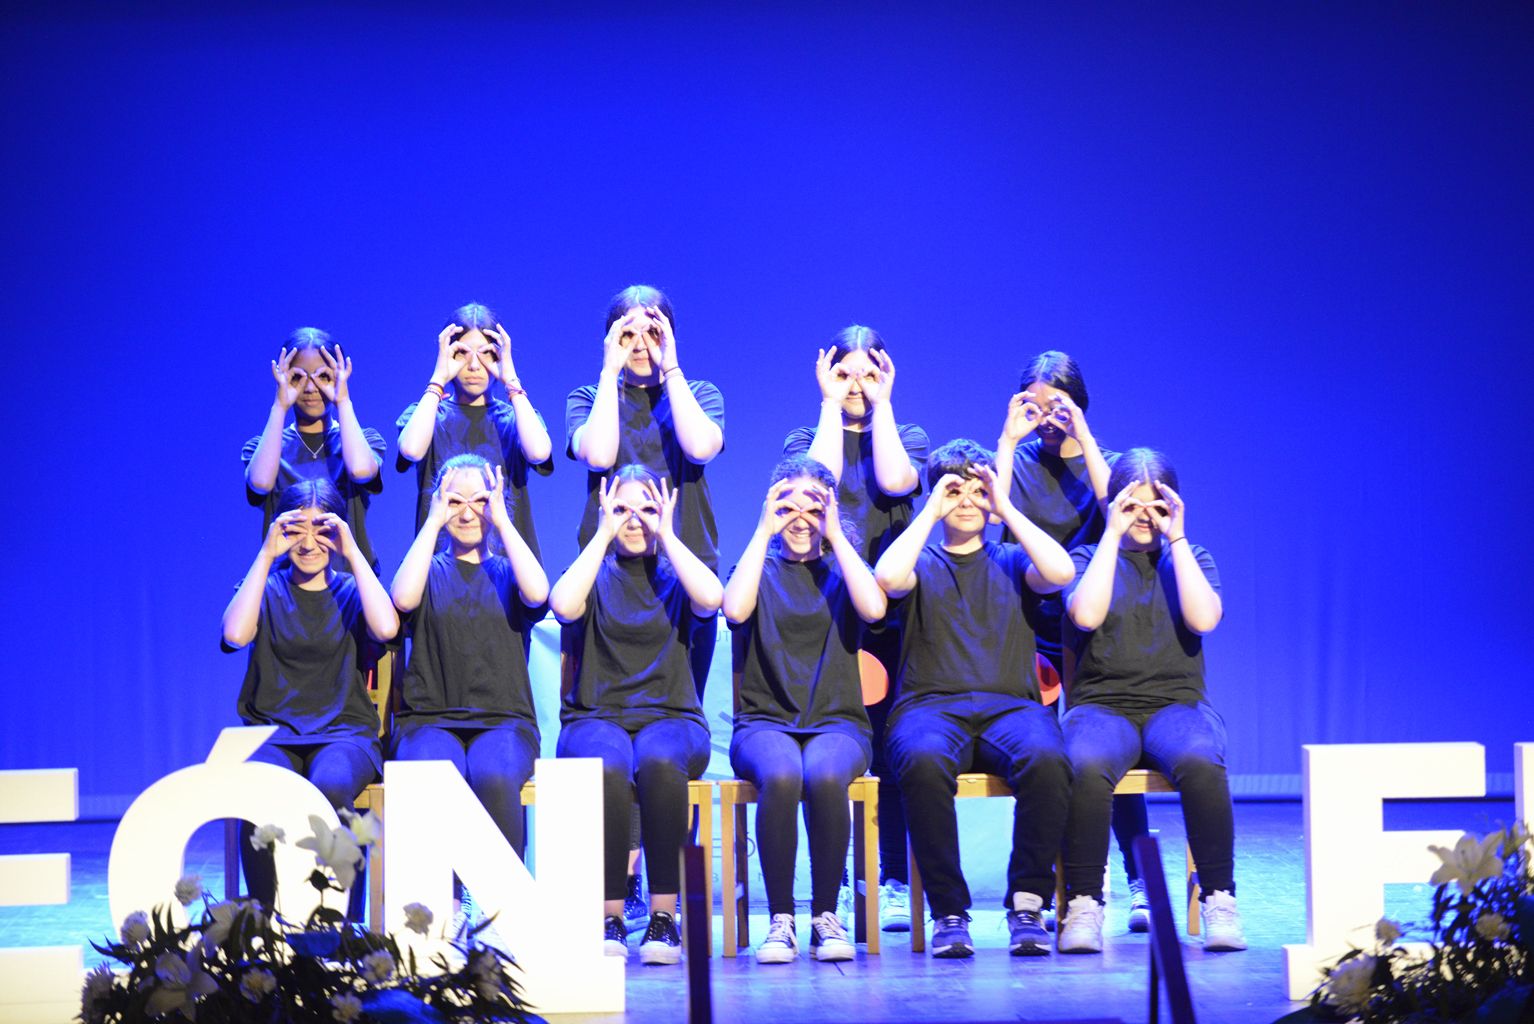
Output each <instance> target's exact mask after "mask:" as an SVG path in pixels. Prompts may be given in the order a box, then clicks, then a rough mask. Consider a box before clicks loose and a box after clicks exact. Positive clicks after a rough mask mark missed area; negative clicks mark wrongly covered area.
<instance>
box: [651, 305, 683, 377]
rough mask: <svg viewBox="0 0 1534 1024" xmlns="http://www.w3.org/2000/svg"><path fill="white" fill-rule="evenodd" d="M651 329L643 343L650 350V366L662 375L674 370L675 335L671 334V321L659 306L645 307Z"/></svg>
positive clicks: (675, 365)
mask: <svg viewBox="0 0 1534 1024" xmlns="http://www.w3.org/2000/svg"><path fill="white" fill-rule="evenodd" d="M646 312H648V313H649V314H650V321H651V324H652V326H651V329H650V331H649V332H648V333H647V334H645V336H644V338H643V341H644V343H645V347H646V348H648V349H649V350H650V364H651V365H652V366H654V367H655V368H656V370H657V371H659V372H660V373H662V374H664V373H667V372H669V371H671V370H674V369H676V367H677V362H676V335H674V334H672V333H671V321H670V319H668V318H667V316H666V314H665V313H662V312H661V309H660V307H659V306H650V307H647V309H646Z"/></svg>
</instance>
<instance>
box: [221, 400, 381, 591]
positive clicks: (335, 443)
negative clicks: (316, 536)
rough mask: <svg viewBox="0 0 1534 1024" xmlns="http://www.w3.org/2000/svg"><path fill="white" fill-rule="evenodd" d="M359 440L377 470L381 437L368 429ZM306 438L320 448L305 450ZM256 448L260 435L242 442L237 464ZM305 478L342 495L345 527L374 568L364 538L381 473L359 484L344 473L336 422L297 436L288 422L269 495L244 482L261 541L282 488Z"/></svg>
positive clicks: (369, 546) (370, 546) (253, 454)
mask: <svg viewBox="0 0 1534 1024" xmlns="http://www.w3.org/2000/svg"><path fill="white" fill-rule="evenodd" d="M362 436H363V438H365V439H366V440H367V443H368V447H369V448H371V449H372V450H373V457H374V458H375V459H377V460H378V465H379V466H380V467H382V466H383V457H384V450H385V445H384V439H383V435H382V434H380V433H379V432H378V431H376V430H374V429H372V428H371V427H364V428H363V430H362ZM305 438H307V439H308V440H309V441H320V440H322V439H323V444H316V445H315V447H313V448H310V447H309V445H308V444H306V443H305ZM260 445H261V435H260V434H257V435H256V436H255V437H253V438H251V439H250V440H249V441H246V442H245V447H244V448H243V449H241V451H240V462H241V463H242V464H244V465H245V466H246V467H249V466H250V460H251V459H253V458H255V457H256V449H257V448H258V447H260ZM305 480H329V481H330V482H331V483H332V484H334V485H335V488H336V490H337V491H339V492H340V494H341V497H342V498H344V499H345V500H346V525H347V526H349V527H351V531H352V536H353V537H355V538H356V539H357V548H358V550H360V551H361V552H362V557H363V558H365V559H367V561H368V563H369V564H370V565H373V566H377V565H378V558H377V556H376V555H374V553H373V544H372V542H371V541H370V540H368V529H367V513H368V503H369V502H370V501H371V500H372V496H373V495H375V494H377V493H379V492H380V491H382V490H383V473H382V472H375V473H374V474H373V478H372V479H371V480H369V481H368V482H367V483H363V484H359V483H357V482H356V481H355V480H353V479H352V476H351V474H350V473H348V472H347V471H346V460H345V459H343V458H342V457H341V425H340V424H339V423H337V422H336V421H335V420H331V421H330V425H329V427H327V428H326V430H325V432H324V433H323V434H302V435H301V434H299V432H298V427H297V426H296V425H295V424H292V423H290V424H288V425H287V426H286V427H285V428H283V431H282V455H281V458H280V459H279V461H278V463H277V481H276V483H275V484H274V485H273V486H272V489H271V491H269V492H268V493H266V494H262V493H260V492H259V491H254V490H251V488H250V485H249V484H247V485H246V486H245V499H246V500H247V501H249V502H250V503H251V504H252V505H254V506H256V507H257V508H260V509H261V536H262V537H263V538H264V537H265V536H266V531H267V530H269V529H271V526H272V520H273V519H274V518H275V517H276V507H277V498H278V496H279V495H281V494H282V492H283V491H284V490H285V489H287V488H289V487H292V486H293V485H294V484H296V483H300V482H302V481H305Z"/></svg>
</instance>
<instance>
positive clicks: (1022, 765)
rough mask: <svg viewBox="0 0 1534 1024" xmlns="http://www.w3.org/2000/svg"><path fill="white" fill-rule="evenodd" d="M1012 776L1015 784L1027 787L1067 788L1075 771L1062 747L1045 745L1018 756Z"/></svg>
mask: <svg viewBox="0 0 1534 1024" xmlns="http://www.w3.org/2000/svg"><path fill="white" fill-rule="evenodd" d="M1012 776H1013V780H1014V782H1015V783H1016V784H1018V785H1021V786H1028V787H1029V788H1048V789H1055V788H1063V789H1069V788H1070V785H1071V780H1072V778H1073V777H1074V776H1075V772H1074V771H1073V770H1072V769H1071V759H1070V758H1069V757H1066V756H1065V751H1064V750H1063V749H1058V748H1052V747H1046V748H1044V749H1042V750H1034V751H1030V752H1029V753H1028V754H1027V755H1026V756H1024V757H1021V758H1018V759H1017V761H1016V762H1014V766H1013V770H1012Z"/></svg>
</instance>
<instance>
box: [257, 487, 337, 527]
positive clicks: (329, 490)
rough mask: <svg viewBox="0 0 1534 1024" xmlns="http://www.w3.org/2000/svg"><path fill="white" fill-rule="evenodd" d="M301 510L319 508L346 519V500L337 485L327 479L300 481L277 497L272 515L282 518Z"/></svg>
mask: <svg viewBox="0 0 1534 1024" xmlns="http://www.w3.org/2000/svg"><path fill="white" fill-rule="evenodd" d="M299 508H317V509H319V510H320V511H321V512H329V513H330V514H331V515H337V516H340V517H341V518H342V519H345V518H346V499H345V498H342V497H341V492H340V491H338V490H336V485H335V484H333V483H331V482H330V481H329V480H325V479H319V480H300V481H299V482H298V483H296V484H290V485H288V486H287V487H284V488H283V489H282V492H281V493H280V494H278V495H277V504H276V505H275V506H274V507H273V508H272V515H273V517H276V516H280V515H282V514H283V513H284V512H292V511H293V510H294V509H299Z"/></svg>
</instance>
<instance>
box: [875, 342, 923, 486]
mask: <svg viewBox="0 0 1534 1024" xmlns="http://www.w3.org/2000/svg"><path fill="white" fill-rule="evenodd" d="M870 355H871V356H872V357H873V360H874V363H875V365H876V366H877V367H878V371H879V377H878V381H877V383H876V384H875V386H874V387H873V388H872V389H869V388H866V387H865V388H864V389H863V393H864V396H865V397H866V398H868V399H869V401H871V402H872V403H873V441H874V445H873V447H874V480H875V481H876V482H877V483H878V485H879V490H881V491H883V492H884V493H885V494H887V495H889V496H890V497H892V498H899V497H903V496H905V495H907V494H910V493H911V492H912V491H914V490H916V485H917V484H918V483H920V482H921V480H920V478H919V477H917V475H916V467H915V466H913V465H911V459H910V457H909V456H907V455H906V452H905V445H903V444H901V443H900V428H899V427H897V426H896V425H895V410H894V407H893V406H891V405H890V391H891V390H892V389H893V388H894V386H895V363H894V361H893V360H892V359H890V356H889V353H888V352H872V353H870Z"/></svg>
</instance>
